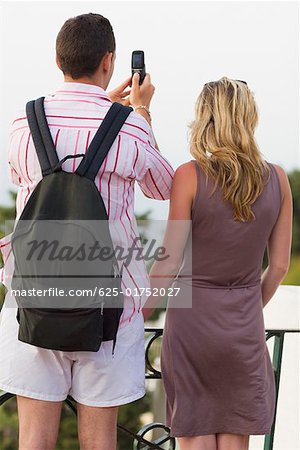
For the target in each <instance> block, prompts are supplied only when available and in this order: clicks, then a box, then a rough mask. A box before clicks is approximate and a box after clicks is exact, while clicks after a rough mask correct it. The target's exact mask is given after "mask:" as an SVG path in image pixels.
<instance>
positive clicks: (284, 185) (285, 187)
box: [268, 162, 290, 198]
mask: <svg viewBox="0 0 300 450" xmlns="http://www.w3.org/2000/svg"><path fill="white" fill-rule="evenodd" d="M268 164H269V165H270V166H273V168H274V173H275V174H276V177H277V180H278V182H279V186H280V191H281V198H283V197H284V196H285V194H288V193H289V192H290V185H289V179H288V175H287V173H286V171H285V169H284V168H283V167H282V166H280V165H279V164H274V163H270V162H268Z"/></svg>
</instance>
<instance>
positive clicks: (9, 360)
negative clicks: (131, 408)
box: [0, 306, 145, 406]
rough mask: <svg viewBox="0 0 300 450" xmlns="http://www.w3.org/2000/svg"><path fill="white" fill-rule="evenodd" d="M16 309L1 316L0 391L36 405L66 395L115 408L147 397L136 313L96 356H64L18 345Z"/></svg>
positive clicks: (139, 316)
mask: <svg viewBox="0 0 300 450" xmlns="http://www.w3.org/2000/svg"><path fill="white" fill-rule="evenodd" d="M16 311H17V310H16V308H11V307H5V306H3V308H2V311H1V315H0V389H2V390H4V391H6V392H10V393H13V394H16V395H21V396H25V397H30V398H34V399H38V400H48V401H62V400H65V399H66V397H67V396H68V395H71V396H72V397H73V398H74V400H76V401H77V402H79V403H82V404H84V405H87V406H117V405H122V404H125V403H129V402H132V401H134V400H137V399H138V398H141V397H143V396H144V395H145V354H144V320H143V315H142V313H139V314H137V315H136V316H135V317H134V318H133V319H132V321H131V322H130V323H128V325H124V326H123V327H122V328H120V329H119V331H118V335H117V341H116V346H115V352H114V355H112V341H108V342H103V343H102V344H101V346H100V349H99V351H98V352H63V351H58V350H47V349H43V348H39V347H35V346H32V345H29V344H26V343H24V342H21V341H19V340H18V337H17V335H18V327H19V325H18V322H17V319H16Z"/></svg>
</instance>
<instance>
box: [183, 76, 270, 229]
mask: <svg viewBox="0 0 300 450" xmlns="http://www.w3.org/2000/svg"><path fill="white" fill-rule="evenodd" d="M257 123H258V113H257V107H256V103H255V100H254V96H253V93H252V92H251V91H250V89H249V88H248V86H247V84H246V83H245V82H242V81H238V80H231V79H229V78H227V77H223V78H221V79H220V80H219V81H213V82H210V83H207V84H205V85H204V88H203V90H202V92H201V93H200V95H199V97H198V100H197V103H196V117H195V120H194V121H193V122H192V123H191V124H190V152H191V154H192V156H193V157H194V158H195V159H196V160H197V161H198V162H199V163H200V164H201V167H203V169H204V171H205V173H206V176H209V175H211V176H212V177H213V179H214V180H215V184H214V189H213V192H212V194H213V193H214V192H215V190H216V188H217V185H218V184H219V183H220V186H221V188H222V192H223V197H224V200H228V201H229V202H230V203H231V205H232V207H233V212H234V219H235V220H239V221H243V222H244V221H247V220H250V219H251V220H253V219H255V215H254V213H253V211H252V210H251V205H252V203H254V202H255V200H256V199H257V198H258V197H259V195H260V194H261V192H262V190H263V186H264V178H263V177H264V171H265V170H266V171H267V174H268V179H269V177H270V167H269V165H268V164H267V162H266V161H265V160H264V159H263V157H262V155H261V153H260V150H259V148H258V146H257V143H256V141H255V138H254V131H255V128H256V126H257Z"/></svg>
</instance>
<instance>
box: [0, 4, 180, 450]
mask: <svg viewBox="0 0 300 450" xmlns="http://www.w3.org/2000/svg"><path fill="white" fill-rule="evenodd" d="M115 57H116V53H115V39H114V34H113V30H112V27H111V25H110V23H109V21H108V20H107V19H105V18H104V17H103V16H101V15H98V14H92V13H90V14H83V15H80V16H77V17H74V18H71V19H69V20H67V21H66V23H65V24H64V25H63V27H62V28H61V30H60V32H59V34H58V36H57V41H56V60H57V65H58V67H59V68H60V70H61V71H62V72H63V74H64V82H63V84H62V86H61V87H60V88H59V89H58V90H57V91H56V92H54V93H53V94H51V95H48V96H46V98H45V103H44V105H45V112H46V116H47V121H48V125H49V128H50V132H51V135H52V138H53V141H54V143H55V146H56V150H57V153H58V157H59V159H60V160H61V159H62V158H63V157H64V156H66V155H68V154H72V155H74V154H77V153H83V152H84V151H85V150H86V149H87V148H88V145H89V143H90V142H91V140H92V138H93V136H94V134H95V132H96V130H97V129H98V127H99V126H100V124H101V122H102V120H103V118H104V117H105V114H106V113H107V111H108V110H109V108H110V106H111V104H112V102H113V101H118V102H121V103H123V104H126V105H131V106H132V107H133V108H134V110H135V111H134V112H132V113H130V115H129V117H128V119H127V120H126V122H125V124H124V126H123V127H122V129H121V131H120V133H119V134H118V137H117V139H116V140H115V142H114V144H113V146H112V148H111V149H110V151H109V153H108V155H107V157H106V159H105V160H104V163H103V165H102V167H101V168H100V170H99V173H98V174H97V177H96V179H95V183H96V186H97V188H98V189H99V191H100V192H101V195H102V198H103V200H104V203H105V206H106V210H107V214H108V217H109V219H110V220H112V222H113V224H112V229H111V233H112V239H113V242H114V244H115V245H119V246H122V247H124V248H130V246H131V245H132V244H133V243H134V242H135V241H136V237H137V236H138V231H137V225H136V221H135V216H134V184H135V183H134V182H135V181H137V183H138V184H139V186H140V187H141V189H142V191H143V192H144V194H145V195H146V196H147V197H150V198H155V199H159V200H165V199H168V198H169V195H170V187H171V183H172V177H173V169H172V167H171V166H170V164H169V162H168V161H167V160H166V159H165V158H164V157H163V156H162V155H161V154H160V152H159V150H158V147H157V144H156V142H155V138H154V135H153V132H152V129H151V117H150V111H149V106H150V102H151V99H152V96H153V93H154V87H153V85H152V84H151V80H150V75H149V74H147V75H146V78H145V80H144V82H143V84H142V85H141V86H140V85H139V75H135V76H134V77H133V79H132V80H131V78H128V79H127V80H126V81H125V82H124V83H123V84H122V85H121V86H120V87H119V88H117V89H115V90H114V91H111V92H110V93H107V92H106V89H107V87H108V85H109V81H110V79H111V76H112V74H113V70H114V63H115ZM131 83H132V84H131ZM130 86H131V88H130ZM79 162H80V158H77V159H74V158H73V159H69V160H67V161H66V162H64V164H63V170H65V171H69V172H73V171H75V170H76V168H77V166H78V164H79ZM9 165H10V170H11V177H12V181H13V182H14V184H16V185H17V186H18V195H17V219H18V218H19V217H20V214H21V212H22V210H23V208H24V206H25V204H26V203H27V201H28V199H29V198H30V195H31V193H32V192H33V190H34V189H35V187H36V186H37V184H38V182H39V181H40V180H41V178H42V174H41V168H40V165H39V162H38V159H37V155H36V151H35V148H34V145H33V141H32V137H31V133H30V130H29V127H28V123H27V119H26V114H25V112H24V111H22V113H21V114H20V115H18V117H17V118H16V119H15V120H14V122H13V125H12V130H11V140H10V147H9ZM2 245H3V247H5V252H3V253H4V262H5V265H4V270H5V276H6V278H8V277H9V273H8V272H9V267H11V262H10V261H11V259H12V253H11V251H10V242H9V239H7V238H6V239H5V243H4V244H2ZM122 283H123V284H122V287H123V288H124V289H123V291H125V292H126V296H125V300H124V312H123V314H122V317H121V322H120V327H119V331H118V337H117V344H116V348H115V352H114V355H112V351H111V349H112V342H111V341H107V342H103V343H102V345H101V347H100V349H99V351H98V352H95V353H94V352H62V351H52V350H47V349H42V348H38V347H34V346H32V345H28V344H26V343H23V342H21V341H19V340H18V337H17V335H18V323H17V320H16V309H15V308H11V307H7V308H6V307H5V305H4V307H3V309H2V312H1V319H2V320H1V323H0V367H1V371H0V389H3V390H5V391H8V392H12V393H15V394H16V395H17V403H18V413H19V425H20V433H19V449H20V450H25V449H27V450H28V449H30V450H33V449H39V450H41V449H43V450H48V449H49V450H50V449H53V448H54V447H55V443H56V440H57V434H58V428H59V421H60V414H61V405H62V401H63V400H64V399H65V398H66V397H67V395H68V394H70V395H72V397H73V398H74V399H75V400H76V401H77V405H78V434H79V441H80V448H81V449H82V450H91V449H98V450H113V449H115V448H116V420H117V411H118V405H121V404H124V403H128V402H131V401H133V400H136V399H138V398H141V397H142V396H143V395H144V393H145V387H144V340H143V334H144V333H143V332H144V322H143V316H142V312H141V308H142V306H143V303H144V301H145V300H146V299H144V298H143V296H142V295H141V294H140V291H139V288H141V287H143V288H146V287H149V279H148V275H147V272H146V267H145V263H144V261H136V260H134V258H133V259H132V260H131V261H130V263H129V264H128V266H126V267H125V269H124V270H123V281H122ZM8 297H9V294H8V296H7V299H8ZM7 299H6V301H5V302H7Z"/></svg>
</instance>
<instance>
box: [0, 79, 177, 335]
mask: <svg viewBox="0 0 300 450" xmlns="http://www.w3.org/2000/svg"><path fill="white" fill-rule="evenodd" d="M110 105H111V100H110V99H109V97H108V95H107V93H106V92H105V91H104V90H103V89H102V88H100V87H98V86H95V85H90V84H84V83H72V82H64V83H63V84H62V86H61V87H60V88H59V89H58V90H57V91H56V92H55V93H54V94H49V95H47V96H46V98H45V113H46V117H47V121H48V124H49V128H50V132H51V135H52V138H53V141H54V143H55V147H56V150H57V154H58V157H59V159H62V158H63V157H64V156H66V155H69V154H77V153H84V151H85V150H86V149H87V148H88V146H89V144H90V142H91V140H92V139H93V137H94V134H95V132H96V131H97V129H98V128H99V126H100V124H101V122H102V120H103V118H104V117H105V114H106V113H107V111H108V109H109V107H110ZM80 161H81V158H77V159H69V160H67V161H66V162H65V163H64V164H63V170H65V171H67V172H73V171H75V170H76V168H77V166H78V164H79V163H80ZM9 166H10V174H11V179H12V181H13V183H14V184H15V185H17V186H18V193H17V219H18V218H19V216H20V214H21V212H22V210H23V208H24V206H25V204H26V202H27V201H28V199H29V197H30V195H31V193H32V192H33V190H34V189H35V187H36V185H37V184H38V182H39V181H40V180H41V178H42V173H41V168H40V165H39V161H38V158H37V155H36V152H35V149H34V146H33V141H32V138H31V133H30V130H29V127H28V123H27V118H26V114H25V109H24V110H23V111H21V112H20V114H18V116H17V117H16V119H15V120H14V121H13V123H12V128H11V133H10V143H9ZM173 174H174V172H173V168H172V166H171V165H170V163H169V161H168V160H167V159H166V158H164V157H163V156H162V155H161V154H160V152H158V151H157V150H156V148H155V143H154V138H153V134H152V130H151V128H150V126H149V125H148V123H147V121H146V120H145V119H144V118H143V117H142V116H141V115H139V114H136V113H134V112H132V113H131V114H130V115H129V117H128V119H127V120H126V122H125V124H124V126H123V127H122V129H121V131H120V133H119V135H118V137H117V138H116V140H115V142H114V144H113V146H112V148H111V149H110V151H109V153H108V155H107V157H106V159H105V160H104V163H103V164H102V167H101V168H100V170H99V173H98V174H97V176H96V179H95V183H96V186H97V188H98V189H99V191H100V192H101V195H102V198H103V201H104V204H105V206H106V210H107V214H108V217H109V219H110V230H111V235H112V240H113V243H114V245H115V246H117V245H118V246H121V247H123V248H125V249H126V248H130V247H131V245H132V243H133V241H134V240H135V239H136V238H137V237H138V230H137V224H136V220H135V215H134V187H135V181H136V182H137V183H138V184H139V186H140V188H141V189H142V191H143V193H144V194H145V195H146V196H148V197H150V198H154V199H158V200H166V199H168V198H169V196H170V188H171V183H172V178H173ZM1 246H2V249H1V250H2V252H3V256H4V261H5V266H6V265H7V262H8V258H9V257H10V255H11V252H10V251H9V239H7V238H6V239H5V238H4V239H3V240H2V242H0V248H1ZM9 265H10V264H8V266H9ZM5 272H6V270H5ZM5 276H7V273H5ZM122 284H123V290H124V291H126V288H127V293H128V295H126V296H125V303H124V312H123V314H122V318H121V325H120V326H121V327H122V326H124V325H125V324H126V323H128V322H130V321H131V319H132V318H133V317H134V316H135V314H137V313H138V311H139V310H140V308H141V306H142V305H143V304H144V302H145V301H146V296H145V294H143V295H141V294H140V291H139V288H141V287H143V288H146V287H148V286H149V277H148V274H147V270H146V266H145V262H144V261H136V260H135V259H134V258H133V259H132V260H131V262H130V263H129V264H128V266H127V267H125V268H124V270H123V281H122ZM130 294H131V295H130Z"/></svg>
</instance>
